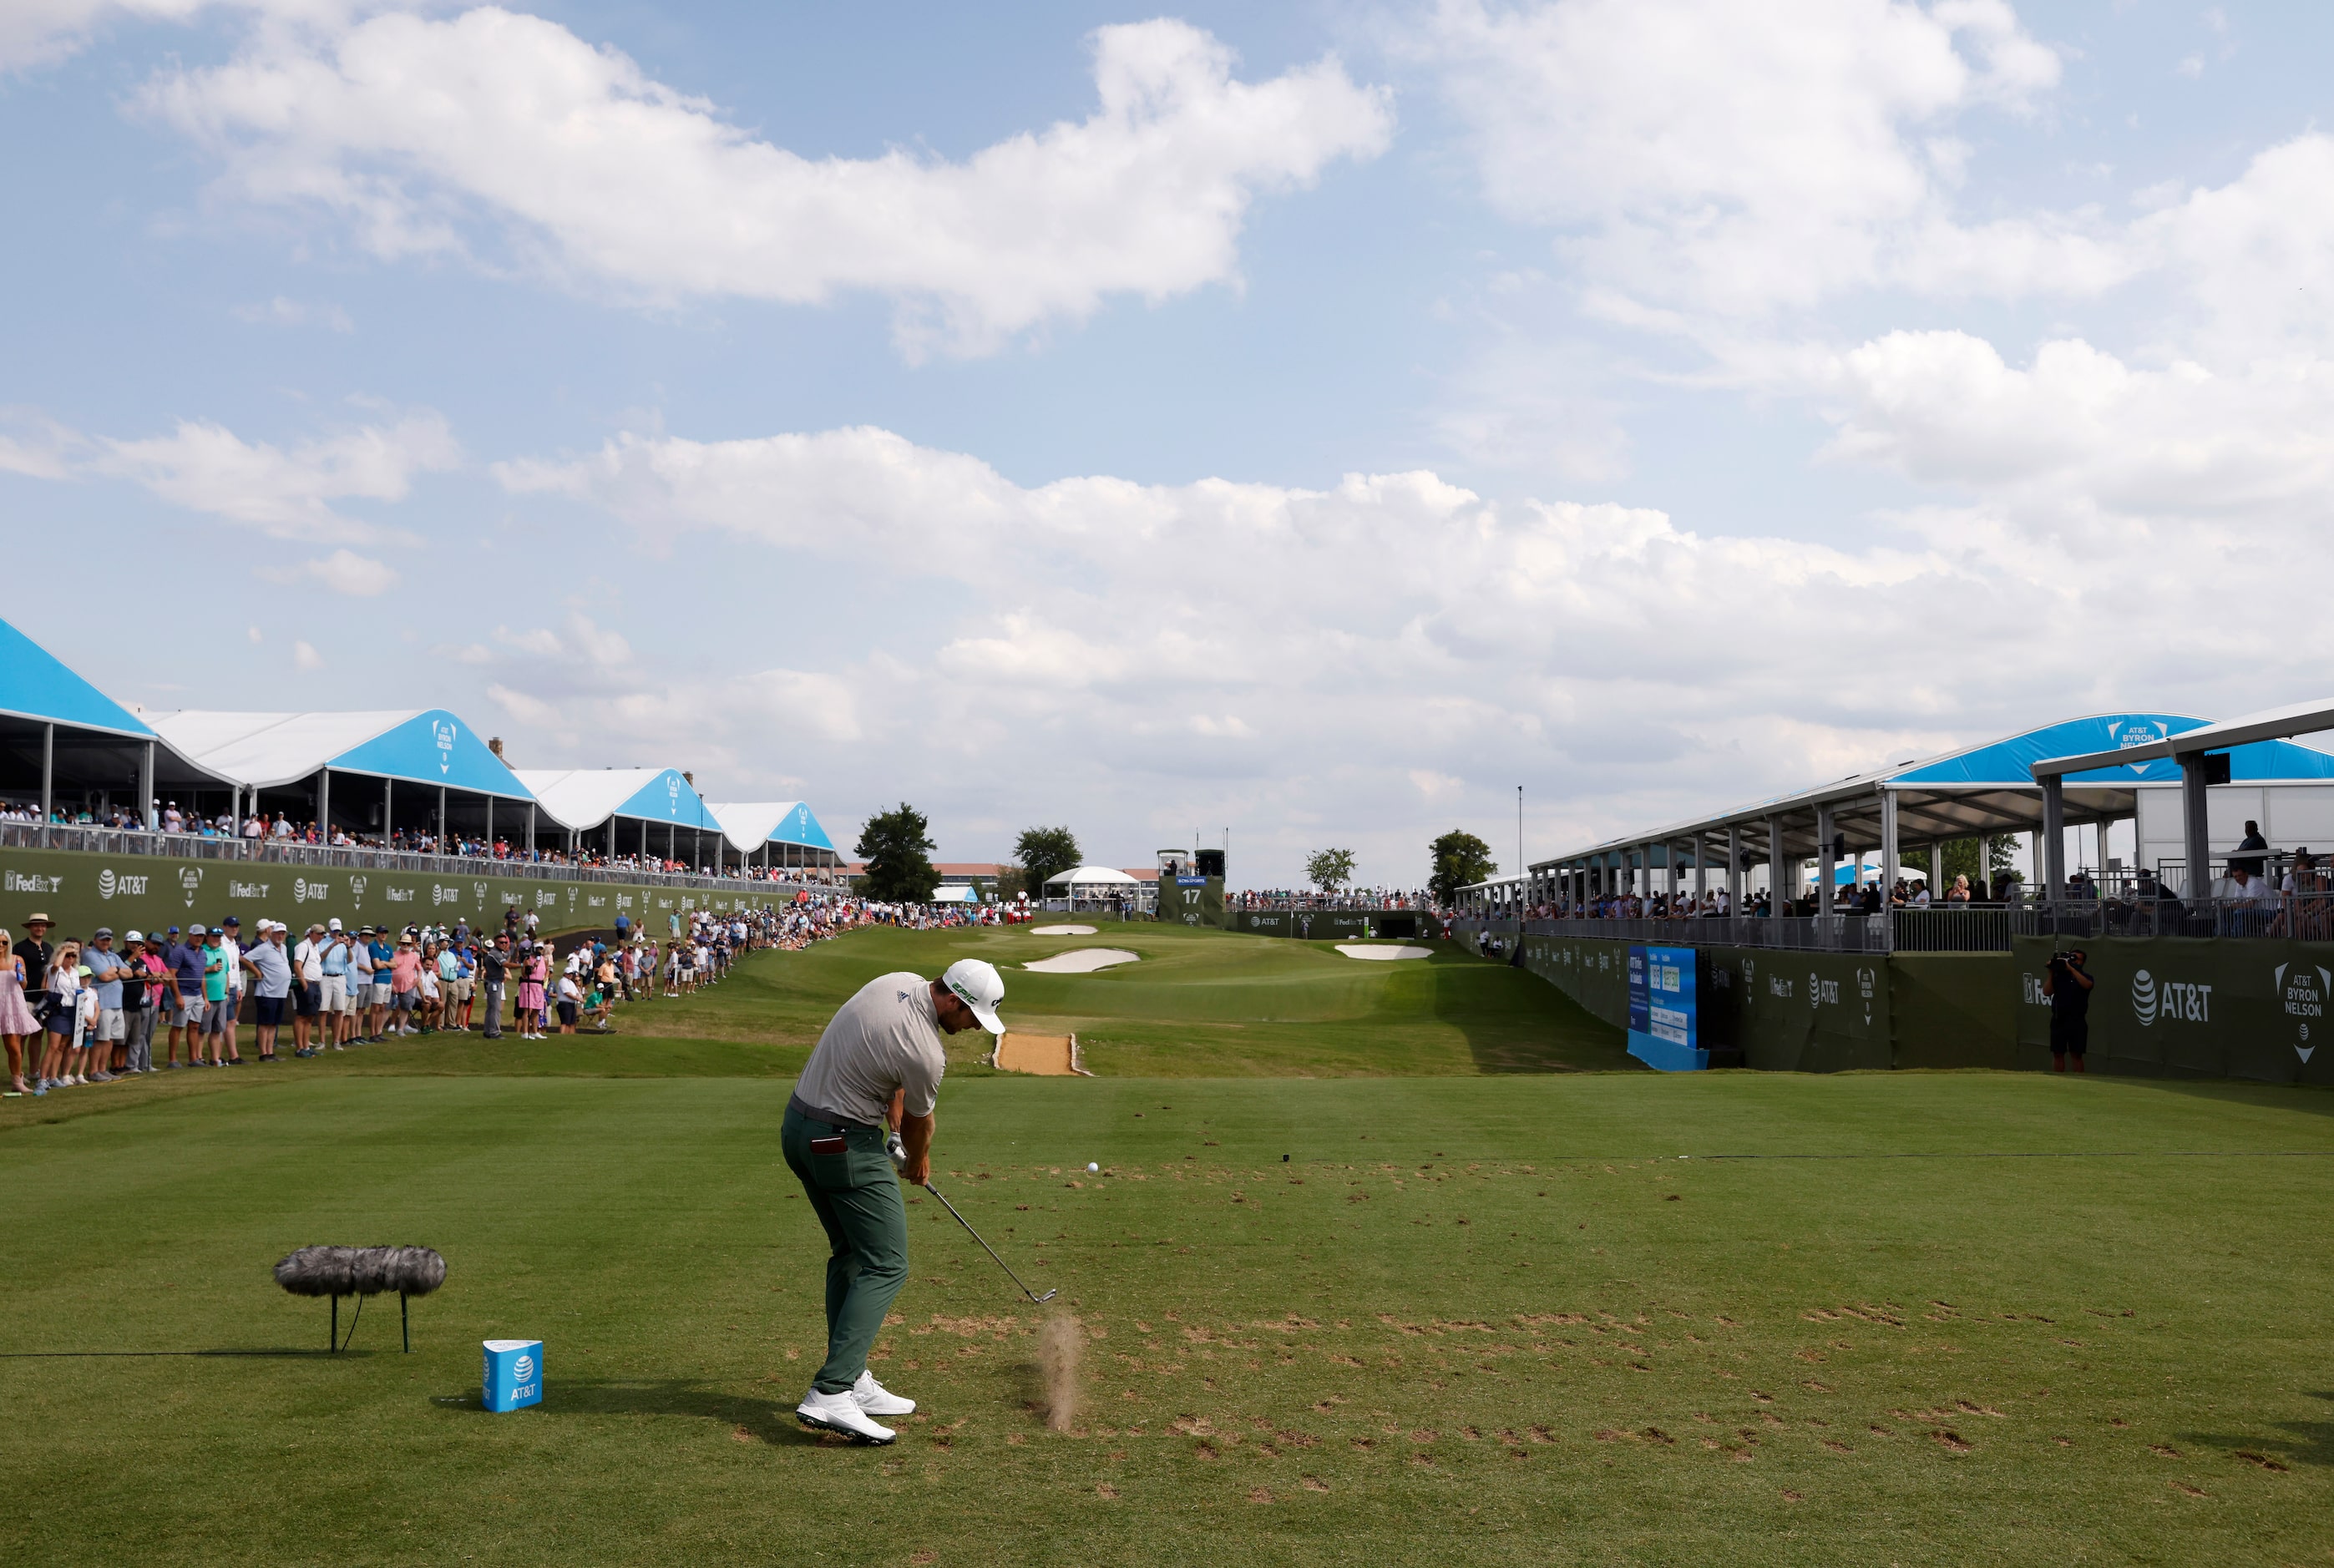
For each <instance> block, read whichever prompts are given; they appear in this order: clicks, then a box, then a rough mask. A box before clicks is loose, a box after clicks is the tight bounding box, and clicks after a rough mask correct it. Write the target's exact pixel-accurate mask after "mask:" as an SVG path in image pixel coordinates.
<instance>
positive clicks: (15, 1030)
mask: <svg viewBox="0 0 2334 1568" xmlns="http://www.w3.org/2000/svg"><path fill="white" fill-rule="evenodd" d="M876 919H878V917H877V916H875V915H873V914H871V912H870V911H869V909H868V908H867V906H866V905H865V904H864V903H863V902H862V901H861V900H859V899H851V898H846V897H844V896H842V895H825V896H817V897H811V896H805V897H804V898H802V899H797V900H796V902H794V903H791V904H787V905H783V906H781V907H779V908H776V909H758V910H750V911H738V912H735V913H721V914H717V913H713V912H710V911H706V910H697V911H693V912H690V913H687V914H680V913H676V914H674V915H673V916H671V917H670V920H669V922H668V931H667V934H666V935H665V936H664V937H663V938H657V937H654V936H651V935H650V934H648V933H646V932H643V931H641V930H639V929H638V928H634V927H633V926H632V922H631V920H630V919H629V918H628V917H623V916H620V917H618V919H617V923H616V928H615V930H614V931H613V932H612V933H607V934H604V935H601V936H584V937H576V936H569V937H565V938H550V937H545V936H543V935H541V934H540V933H539V931H538V919H537V917H536V916H535V915H534V914H533V913H527V914H524V915H522V914H521V913H520V912H519V910H517V909H515V908H514V909H505V911H504V914H503V921H502V927H501V928H500V929H499V930H494V931H487V930H483V929H477V930H474V929H472V928H470V927H469V926H468V924H467V923H466V922H464V921H460V920H457V921H456V922H455V923H454V924H453V925H451V926H450V927H448V926H442V925H408V926H405V927H403V928H395V927H391V926H386V925H381V926H375V925H366V924H359V925H356V926H354V927H353V928H352V927H350V926H348V925H346V924H344V923H343V922H342V920H340V919H325V920H313V921H311V922H309V924H308V926H307V928H306V929H305V930H304V931H302V932H301V933H299V934H298V935H297V937H296V938H295V937H294V933H293V931H292V929H291V928H290V927H289V926H287V925H286V924H285V922H283V921H281V920H277V919H270V918H265V917H263V918H261V919H259V920H258V921H257V922H256V926H255V928H254V929H253V931H252V932H251V933H250V938H249V939H248V942H246V934H245V932H244V930H243V928H242V921H241V919H240V918H239V917H237V916H236V915H233V914H229V915H227V916H225V917H223V918H222V919H219V920H218V921H217V923H216V924H214V925H204V924H190V925H188V927H187V928H185V929H184V930H183V931H182V930H180V929H179V928H178V927H177V926H170V927H167V928H164V929H162V930H159V931H151V932H149V931H138V930H124V931H122V932H121V933H119V935H118V938H117V934H116V933H115V932H114V931H113V930H112V929H111V928H110V927H104V926H101V927H99V928H96V929H95V930H94V931H92V932H91V933H90V935H89V937H88V938H86V939H85V940H83V939H77V938H64V939H63V940H58V941H52V939H51V938H52V937H53V931H54V923H53V921H52V920H50V919H49V918H48V917H47V916H46V915H44V914H41V913H38V912H35V913H34V914H32V915H30V916H28V917H26V919H24V934H23V936H22V938H17V937H16V936H15V935H14V933H11V932H7V931H5V930H0V950H4V951H5V960H0V1044H5V1049H6V1052H7V1057H8V1079H9V1084H8V1088H7V1090H6V1092H5V1093H6V1096H7V1097H9V1098H14V1097H16V1096H20V1095H27V1094H29V1095H34V1096H42V1095H46V1094H48V1093H49V1092H51V1091H53V1090H59V1089H65V1088H76V1087H80V1086H82V1085H87V1084H100V1083H111V1082H118V1081H120V1080H121V1079H125V1078H129V1077H133V1076H137V1075H139V1074H142V1073H162V1072H174V1071H184V1070H190V1069H208V1068H221V1067H240V1066H242V1065H244V1064H245V1063H246V1062H250V1061H256V1062H259V1063H274V1062H276V1061H279V1060H282V1059H283V1057H284V1055H285V1052H283V1051H280V1050H279V1049H278V1047H279V1046H280V1045H284V1044H286V1043H287V1042H286V1041H285V1034H286V1032H287V1031H288V1033H289V1041H288V1044H289V1052H288V1054H289V1055H290V1056H292V1057H293V1058H295V1059H300V1060H305V1059H308V1058H311V1057H314V1056H320V1055H322V1054H323V1053H326V1052H328V1051H349V1050H352V1049H355V1048H358V1047H362V1046H367V1045H381V1044H388V1043H389V1042H391V1041H395V1040H405V1039H409V1038H413V1037H416V1036H423V1035H431V1034H470V1033H472V1032H473V1031H475V1032H476V1033H477V1034H478V1036H479V1037H480V1038H481V1039H486V1040H497V1039H501V1038H503V1037H504V1036H505V1035H506V1034H511V1033H516V1036H517V1037H518V1038H519V1039H521V1040H543V1039H547V1038H548V1037H549V1036H550V1035H552V1034H576V1033H578V1032H579V1031H587V1032H590V1033H593V1034H612V1033H614V1023H613V1019H614V1015H615V1010H616V1008H617V1007H618V1006H619V1005H623V1004H627V1003H632V1002H637V1001H647V1000H653V999H657V998H660V997H661V998H667V999H671V998H679V997H681V996H691V995H694V994H695V993H697V992H698V991H699V990H701V989H703V988H705V987H707V986H712V985H716V984H718V983H719V981H720V980H721V979H722V978H723V977H724V976H727V975H728V973H729V970H730V967H731V965H732V963H733V962H734V961H735V960H736V958H737V957H738V955H739V954H741V953H746V952H749V951H752V950H754V949H756V948H786V949H798V948H806V947H808V946H810V945H811V944H812V943H814V942H817V941H821V940H824V939H825V938H831V937H834V936H839V935H841V934H842V933H843V932H844V931H847V930H850V929H852V928H855V927H859V926H863V925H868V924H872V923H874V922H875V921H876ZM563 947H564V950H563ZM506 1025H508V1027H506ZM246 1026H248V1027H249V1028H250V1030H251V1036H250V1038H251V1044H252V1049H253V1055H251V1056H249V1057H246V1055H245V1054H244V1053H243V1040H244V1030H245V1028H246ZM158 1042H159V1049H160V1052H161V1054H162V1060H161V1061H160V1062H159V1063H157V1062H156V1061H155V1059H154V1057H155V1053H156V1050H157V1046H158ZM182 1051H183V1052H184V1058H185V1059H184V1060H183V1061H182V1060H181V1059H180V1053H181V1052H182Z"/></svg>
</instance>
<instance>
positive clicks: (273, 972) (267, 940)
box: [242, 919, 292, 1062]
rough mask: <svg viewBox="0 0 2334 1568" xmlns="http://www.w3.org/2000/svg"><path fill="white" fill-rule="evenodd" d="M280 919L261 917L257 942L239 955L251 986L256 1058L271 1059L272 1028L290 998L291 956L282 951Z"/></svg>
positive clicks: (273, 1043)
mask: <svg viewBox="0 0 2334 1568" xmlns="http://www.w3.org/2000/svg"><path fill="white" fill-rule="evenodd" d="M284 935H285V932H284V922H283V921H281V920H269V919H262V920H261V921H260V922H259V942H258V945H257V946H256V947H254V948H252V949H251V950H250V951H249V952H247V953H246V954H244V955H243V960H242V962H243V967H244V968H245V969H246V970H248V971H249V972H250V974H251V976H252V979H253V981H254V982H255V984H254V986H252V1012H253V1022H254V1023H256V1024H257V1025H258V1028H257V1030H256V1034H257V1035H258V1044H259V1059H260V1060H261V1061H262V1062H273V1061H275V1031H276V1030H277V1029H278V1028H279V1027H281V1026H282V1024H283V1023H284V1009H285V1004H286V1003H288V1002H289V1001H291V999H292V959H291V957H290V955H288V954H286V953H285V951H284Z"/></svg>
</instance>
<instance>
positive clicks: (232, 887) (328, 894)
mask: <svg viewBox="0 0 2334 1568" xmlns="http://www.w3.org/2000/svg"><path fill="white" fill-rule="evenodd" d="M793 897H794V893H793V890H791V889H784V888H780V887H777V886H776V885H775V884H760V885H757V884H751V883H743V882H741V883H739V884H738V886H737V888H736V889H735V890H721V891H719V892H714V891H707V890H699V889H687V888H672V887H654V886H647V885H635V884H629V883H622V882H584V881H562V880H537V879H535V878H532V877H512V876H500V877H497V876H476V877H471V876H446V875H433V874H429V873H425V872H414V871H375V870H367V871H342V870H333V869H326V868H321V867H311V866H297V865H285V864H279V863H275V862H266V861H226V860H220V861H211V860H179V859H177V858H175V857H172V856H167V855H107V854H92V853H87V852H83V851H72V850H0V925H5V926H6V927H7V928H9V929H10V930H11V931H13V932H14V933H16V934H17V935H19V936H22V935H23V934H24V917H25V916H27V915H29V914H32V913H34V912H35V911H38V912H40V913H43V914H45V915H47V916H49V917H50V918H51V919H53V920H54V921H56V922H57V929H56V935H58V936H63V937H73V938H84V937H87V936H88V935H89V934H90V932H91V931H92V930H93V929H95V928H97V927H99V926H110V927H111V928H113V929H114V930H115V931H116V932H121V931H125V930H128V929H130V928H132V927H135V928H139V929H140V930H144V929H149V928H167V927H169V926H178V927H186V926H189V925H193V924H195V923H197V922H200V923H201V924H203V925H206V926H208V925H215V924H217V922H218V921H219V920H221V919H224V918H225V917H227V916H228V915H234V916H236V918H237V919H240V920H241V921H242V927H243V931H244V933H245V936H246V939H248V938H249V937H250V935H251V933H252V932H253V931H254V930H255V929H256V928H257V925H258V922H259V919H260V917H261V916H263V915H265V916H267V917H269V918H271V919H278V920H282V921H283V922H284V923H285V925H287V926H289V927H291V928H293V930H294V931H295V932H296V931H299V930H302V929H304V928H306V926H307V925H308V922H310V921H311V920H326V919H332V918H333V917H334V916H338V917H339V918H340V919H341V920H342V921H343V922H344V923H346V924H348V925H351V926H354V925H357V924H359V923H363V924H367V925H381V924H391V925H397V926H406V925H420V924H436V925H451V924H453V923H454V921H455V920H456V919H464V920H468V922H469V923H470V924H471V925H472V926H473V927H476V926H478V925H480V924H481V923H484V924H487V925H490V926H495V925H499V924H500V923H501V921H502V912H503V909H505V908H506V906H513V905H515V906H516V907H517V908H518V909H521V910H522V911H526V910H532V911H533V912H534V913H535V915H536V916H537V917H539V919H540V922H541V925H542V928H544V929H545V930H564V929H566V928H571V927H604V926H612V925H613V924H614V923H615V919H616V917H617V916H618V915H627V916H630V917H631V919H632V924H633V925H635V926H637V927H641V928H645V929H646V930H647V931H648V933H649V934H650V935H651V936H654V937H662V936H665V935H667V934H668V933H669V931H670V918H671V917H672V916H673V915H674V914H676V913H679V912H681V911H686V910H690V909H714V910H723V909H768V908H774V907H776V906H777V905H780V904H784V903H787V902H790V901H792V899H793Z"/></svg>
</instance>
